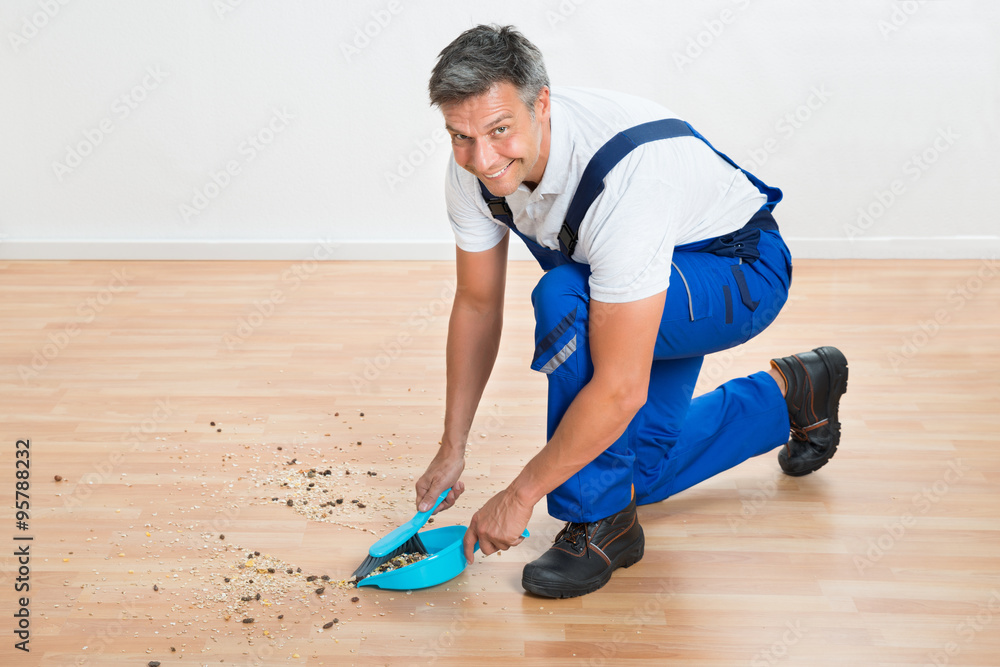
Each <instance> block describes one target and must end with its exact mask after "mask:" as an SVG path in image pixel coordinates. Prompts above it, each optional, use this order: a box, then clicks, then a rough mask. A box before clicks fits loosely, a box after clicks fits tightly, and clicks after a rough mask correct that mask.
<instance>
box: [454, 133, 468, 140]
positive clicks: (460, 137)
mask: <svg viewBox="0 0 1000 667" xmlns="http://www.w3.org/2000/svg"><path fill="white" fill-rule="evenodd" d="M452 139H454V140H455V141H465V140H466V139H468V137H467V136H465V135H464V134H453V135H452Z"/></svg>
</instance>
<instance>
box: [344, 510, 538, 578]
mask: <svg viewBox="0 0 1000 667" xmlns="http://www.w3.org/2000/svg"><path fill="white" fill-rule="evenodd" d="M464 535H465V526H445V527H444V528H434V529H433V530H428V531H427V532H425V533H420V539H421V541H422V542H423V543H424V546H425V547H427V553H428V556H427V558H424V559H423V560H420V561H417V562H416V563H411V564H410V565H406V566H404V567H401V568H399V569H398V570H389V571H388V572H382V573H381V574H372V575H369V576H367V577H365V578H364V579H362V580H361V581H359V582H358V584H357V585H358V588H361V587H362V586H377V587H378V588H384V589H387V590H393V591H411V590H416V589H418V588H428V587H430V586H437V585H438V584H443V583H444V582H446V581H449V580H451V579H454V578H455V577H457V576H458V575H460V574H461V573H462V570H464V569H465V565H466V563H465V554H464V553H463V552H462V537H463V536H464ZM522 535H524V537H528V531H524V533H522ZM475 548H476V549H479V543H478V542H477V543H476V547H475Z"/></svg>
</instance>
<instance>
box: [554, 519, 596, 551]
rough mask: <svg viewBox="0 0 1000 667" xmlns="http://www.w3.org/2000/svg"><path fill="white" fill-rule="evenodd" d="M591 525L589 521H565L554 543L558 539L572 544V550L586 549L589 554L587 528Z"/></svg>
mask: <svg viewBox="0 0 1000 667" xmlns="http://www.w3.org/2000/svg"><path fill="white" fill-rule="evenodd" d="M591 525H593V524H589V523H578V522H576V521H567V522H566V525H565V526H563V528H562V530H560V531H559V533H558V534H557V535H556V539H555V541H556V543H557V544H558V543H559V542H560V541H562V542H566V543H567V544H571V545H573V550H574V551H576V552H577V553H580V552H581V551H586V552H587V554H588V555H589V554H590V532H589V531H588V528H589V527H590V526H591ZM581 537H582V538H583V545H582V548H581V545H580V538H581Z"/></svg>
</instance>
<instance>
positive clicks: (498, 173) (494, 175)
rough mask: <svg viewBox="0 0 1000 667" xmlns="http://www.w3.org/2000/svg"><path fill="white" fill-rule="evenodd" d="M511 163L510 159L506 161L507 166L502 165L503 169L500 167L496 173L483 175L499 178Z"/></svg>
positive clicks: (512, 162)
mask: <svg viewBox="0 0 1000 667" xmlns="http://www.w3.org/2000/svg"><path fill="white" fill-rule="evenodd" d="M512 164H514V161H513V160H511V161H510V162H508V163H507V166H506V167H504V168H503V169H501V170H500V171H498V172H497V173H495V174H485V176H486V178H500V177H501V176H503V175H504V174H505V173H507V170H508V169H509V168H510V165H512Z"/></svg>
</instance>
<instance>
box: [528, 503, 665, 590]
mask: <svg viewBox="0 0 1000 667" xmlns="http://www.w3.org/2000/svg"><path fill="white" fill-rule="evenodd" d="M645 545H646V539H645V536H644V535H643V533H642V526H640V525H639V519H638V517H637V516H636V512H635V494H634V493H633V495H632V500H631V502H629V504H628V507H626V508H625V509H623V510H622V511H620V512H618V513H617V514H612V515H611V516H609V517H607V518H605V519H601V520H600V521H593V522H590V523H574V522H569V523H567V524H566V525H565V526H564V527H563V529H562V530H561V531H559V534H558V535H556V540H555V544H553V545H552V546H551V547H549V550H548V551H546V552H545V553H544V554H542V556H541V557H540V558H537V559H535V560H533V561H532V562H530V563H528V564H527V565H525V566H524V573H523V574H522V575H521V585H522V586H524V589H525V590H526V591H528V592H531V593H534V594H535V595H541V596H543V597H547V598H572V597H576V596H578V595H586V594H587V593H591V592H593V591H596V590H597V589H598V588H600V587H601V586H603V585H604V584H606V583H608V580H609V579H611V573H612V572H614V571H615V570H616V569H617V568H619V567H628V566H630V565H633V564H635V563H638V562H639V560H640V559H641V558H642V553H643V549H644V547H645Z"/></svg>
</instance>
